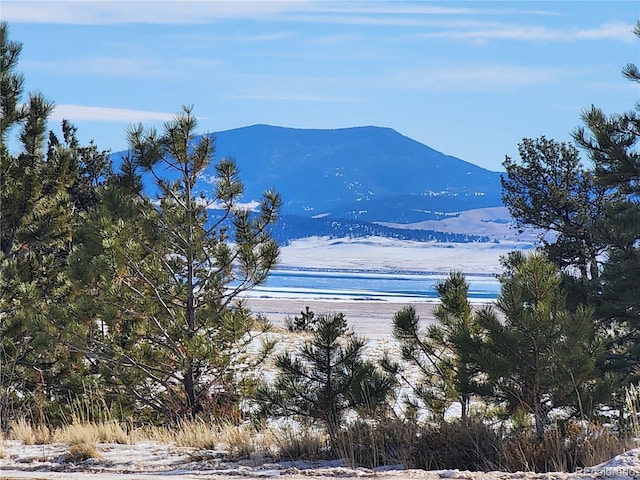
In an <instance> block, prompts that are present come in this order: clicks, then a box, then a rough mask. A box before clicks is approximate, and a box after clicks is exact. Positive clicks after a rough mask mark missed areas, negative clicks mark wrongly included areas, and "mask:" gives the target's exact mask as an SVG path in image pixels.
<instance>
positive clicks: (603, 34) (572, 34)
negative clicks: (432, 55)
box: [416, 23, 635, 43]
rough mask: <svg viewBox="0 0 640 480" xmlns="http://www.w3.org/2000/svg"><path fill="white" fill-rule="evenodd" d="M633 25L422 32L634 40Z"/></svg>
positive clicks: (458, 36) (479, 37) (478, 37)
mask: <svg viewBox="0 0 640 480" xmlns="http://www.w3.org/2000/svg"><path fill="white" fill-rule="evenodd" d="M632 30H633V25H631V24H626V23H608V24H603V25H600V26H598V27H596V28H589V29H558V28H547V27H540V26H519V25H511V26H507V25H505V26H500V27H491V28H481V29H475V30H445V31H440V32H428V33H423V34H418V35H416V37H420V38H445V39H452V40H471V41H473V42H487V41H490V40H522V41H577V40H617V41H622V42H629V43H630V42H633V41H634V40H635V36H634V34H633V32H632Z"/></svg>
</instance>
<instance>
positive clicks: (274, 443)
mask: <svg viewBox="0 0 640 480" xmlns="http://www.w3.org/2000/svg"><path fill="white" fill-rule="evenodd" d="M263 442H264V443H263V444H264V445H265V446H266V445H269V447H267V450H265V451H267V452H268V453H269V454H270V455H272V456H273V457H274V458H276V459H278V460H284V461H296V460H318V459H325V458H329V457H330V453H331V452H330V449H329V445H328V439H327V435H326V434H325V433H324V432H323V431H321V430H319V429H316V428H312V427H308V426H303V425H298V424H294V425H291V424H285V425H280V426H278V427H272V428H269V429H268V430H267V432H266V434H265V436H264V439H263Z"/></svg>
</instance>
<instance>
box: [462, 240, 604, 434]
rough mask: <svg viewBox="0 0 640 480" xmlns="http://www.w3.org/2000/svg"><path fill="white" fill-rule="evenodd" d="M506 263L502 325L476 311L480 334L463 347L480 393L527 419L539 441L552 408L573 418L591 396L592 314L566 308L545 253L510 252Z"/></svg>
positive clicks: (595, 351)
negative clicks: (526, 415)
mask: <svg viewBox="0 0 640 480" xmlns="http://www.w3.org/2000/svg"><path fill="white" fill-rule="evenodd" d="M504 263H505V267H506V271H505V273H504V274H503V275H502V276H501V277H500V283H501V289H500V293H499V295H498V299H497V303H496V306H497V308H498V310H500V312H501V313H502V315H503V316H504V320H503V321H502V320H501V319H500V318H499V317H498V315H497V314H496V313H495V312H494V311H493V310H491V309H484V310H482V311H480V312H479V314H478V317H477V319H478V324H479V327H480V329H479V332H478V334H477V335H475V336H474V337H472V338H471V341H470V342H469V343H467V344H466V345H465V346H464V348H465V349H466V350H468V352H469V355H470V357H469V358H473V359H474V362H475V363H476V368H477V371H478V372H480V373H481V374H482V376H481V377H480V378H484V385H483V390H484V391H479V393H480V394H482V395H484V396H485V397H487V398H489V399H491V400H492V401H494V402H498V403H505V404H506V405H507V406H508V409H509V411H510V412H516V411H518V410H522V411H525V412H527V413H530V414H532V415H533V417H534V419H535V427H536V435H537V436H538V438H542V436H543V434H544V427H545V425H546V424H547V423H548V414H549V412H550V411H551V410H552V409H554V408H557V407H573V408H574V412H578V411H580V402H581V401H584V404H585V405H586V404H587V402H586V399H588V398H589V397H590V396H591V393H590V389H592V388H593V387H594V385H595V380H596V379H597V377H598V372H597V371H596V368H595V360H596V358H598V356H599V355H600V350H599V348H600V347H599V342H598V341H597V339H596V337H595V333H594V322H593V311H592V310H591V309H589V308H587V307H584V306H579V307H578V308H577V309H576V310H575V311H573V312H572V311H569V310H568V309H567V308H566V303H565V296H564V292H563V291H562V288H561V282H562V277H561V274H560V272H559V271H558V269H557V267H556V266H555V265H554V264H553V263H551V262H550V261H549V260H548V259H547V258H546V257H545V256H544V255H542V254H540V253H532V254H529V255H523V254H522V253H520V252H514V253H512V254H510V255H509V257H508V258H506V259H505V262H504ZM487 389H489V392H490V393H487Z"/></svg>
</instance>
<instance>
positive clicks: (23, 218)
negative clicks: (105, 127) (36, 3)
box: [0, 23, 107, 421]
mask: <svg viewBox="0 0 640 480" xmlns="http://www.w3.org/2000/svg"><path fill="white" fill-rule="evenodd" d="M20 50H21V45H20V44H19V43H17V42H13V41H10V40H9V37H8V27H7V25H6V23H2V24H0V54H1V59H0V63H1V65H2V70H1V77H0V84H1V86H2V92H1V102H0V104H1V105H2V109H3V115H2V120H1V122H0V125H1V128H2V135H1V143H0V156H1V157H0V167H1V170H0V247H1V248H0V250H1V251H0V369H1V375H0V390H2V391H1V392H0V399H1V400H0V410H2V409H3V407H4V408H14V409H16V408H18V407H19V406H20V405H23V406H24V407H25V408H29V409H31V410H32V411H34V412H36V413H37V414H38V415H37V417H38V418H36V420H40V421H42V420H43V419H44V411H45V410H46V409H48V408H49V407H50V406H51V405H53V404H55V403H56V402H58V401H59V400H60V399H62V398H68V397H69V396H70V395H71V394H72V393H77V390H78V388H79V385H78V383H76V382H79V381H80V376H81V372H82V371H83V366H82V364H81V362H79V360H78V359H76V358H73V359H72V358H70V357H69V354H68V350H67V349H66V348H65V347H64V341H63V339H62V337H61V329H60V328H59V326H60V325H62V324H63V323H64V322H63V320H62V319H63V318H64V316H65V308H66V305H67V304H68V303H69V301H70V300H69V299H70V298H71V296H72V294H73V291H72V288H71V284H70V282H69V281H68V278H67V276H66V268H67V261H68V257H69V254H70V252H71V249H72V247H73V238H74V233H75V229H76V227H77V225H78V224H79V222H80V218H79V216H78V209H77V205H79V204H80V203H83V204H85V205H87V204H88V203H91V200H90V199H84V200H82V201H81V202H80V201H79V202H76V201H75V197H74V193H73V192H74V189H75V190H78V191H79V189H80V185H81V184H82V183H83V181H84V180H85V178H87V177H86V174H87V172H86V171H85V170H84V169H83V165H85V164H86V163H87V162H83V159H86V158H88V155H87V154H84V153H82V152H88V151H89V150H90V149H93V150H95V152H93V158H94V160H95V161H94V163H96V165H98V164H99V166H96V168H94V172H93V176H94V177H96V176H100V175H102V174H103V173H104V169H106V168H107V165H106V163H105V162H106V158H105V157H106V154H105V153H104V152H102V153H100V152H97V149H95V146H92V147H79V145H78V141H77V139H76V137H75V127H73V126H72V125H70V124H68V123H67V122H63V133H64V138H65V139H64V141H63V142H62V143H61V142H60V141H59V140H58V138H57V137H56V135H55V134H54V133H52V132H48V135H47V120H48V117H49V115H50V114H51V111H52V109H53V103H52V102H50V101H48V100H46V99H45V98H44V96H43V95H42V94H39V93H35V94H30V95H29V97H28V100H27V102H26V103H25V104H24V105H22V106H20V98H21V96H22V93H23V92H22V83H23V79H22V76H21V75H20V74H19V73H17V72H16V68H17V63H18V59H19V54H20ZM12 130H15V132H16V133H17V136H18V147H17V149H16V150H17V152H16V153H15V154H14V153H12V152H10V150H9V148H8V140H9V139H10V133H11V131H12ZM47 139H48V142H47ZM45 142H47V145H46V148H45ZM93 150H92V151H93ZM98 159H100V161H101V162H102V163H99V162H98ZM94 187H95V185H94V184H91V185H88V186H86V187H83V190H84V192H85V195H91V194H92V188H94ZM10 404H12V405H10ZM1 413H3V412H1V411H0V414H1ZM49 414H50V415H54V412H53V411H52V409H50V408H49ZM8 418H9V417H8V416H6V415H3V419H4V420H7V419H8Z"/></svg>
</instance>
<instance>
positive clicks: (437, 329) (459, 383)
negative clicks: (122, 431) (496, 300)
mask: <svg viewBox="0 0 640 480" xmlns="http://www.w3.org/2000/svg"><path fill="white" fill-rule="evenodd" d="M436 289H437V291H438V295H439V299H440V302H439V303H438V304H437V305H436V307H435V309H434V312H433V314H434V317H435V319H436V321H437V323H435V324H433V325H429V326H428V327H427V328H426V329H425V330H424V331H421V330H420V318H419V317H418V316H417V314H416V311H415V308H413V307H412V306H408V307H405V308H403V309H402V310H400V311H399V312H397V313H396V314H395V315H394V318H393V326H394V329H393V335H394V337H395V338H396V340H398V342H399V345H400V348H401V352H402V357H403V359H404V360H406V361H409V362H410V363H411V364H413V365H414V366H415V367H417V368H418V370H419V371H420V380H419V383H418V384H417V385H413V391H414V394H415V396H416V397H417V398H418V399H420V400H421V401H422V402H424V404H425V405H426V406H427V407H428V408H429V409H430V410H431V411H432V412H434V413H436V414H437V416H438V417H439V418H440V419H441V420H443V419H444V415H445V412H446V410H447V409H448V408H449V406H450V404H451V403H452V402H455V401H458V402H460V406H461V414H462V417H463V418H466V417H467V416H468V414H469V407H470V402H471V395H472V393H473V392H474V391H475V388H474V387H473V382H474V375H475V372H474V369H473V365H474V364H473V362H472V359H470V358H468V352H466V351H465V350H464V349H463V348H462V347H461V345H462V344H463V343H464V342H465V341H467V339H468V337H470V336H471V335H473V334H475V333H476V330H477V326H476V319H475V313H474V312H473V310H472V307H471V304H470V303H469V300H468V291H469V285H468V283H467V281H466V279H465V277H464V275H463V274H462V273H461V272H451V274H450V275H449V276H448V277H447V278H446V279H445V280H442V281H439V282H438V283H437V284H436ZM410 405H411V407H412V408H417V407H418V405H416V404H415V403H413V404H410Z"/></svg>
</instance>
